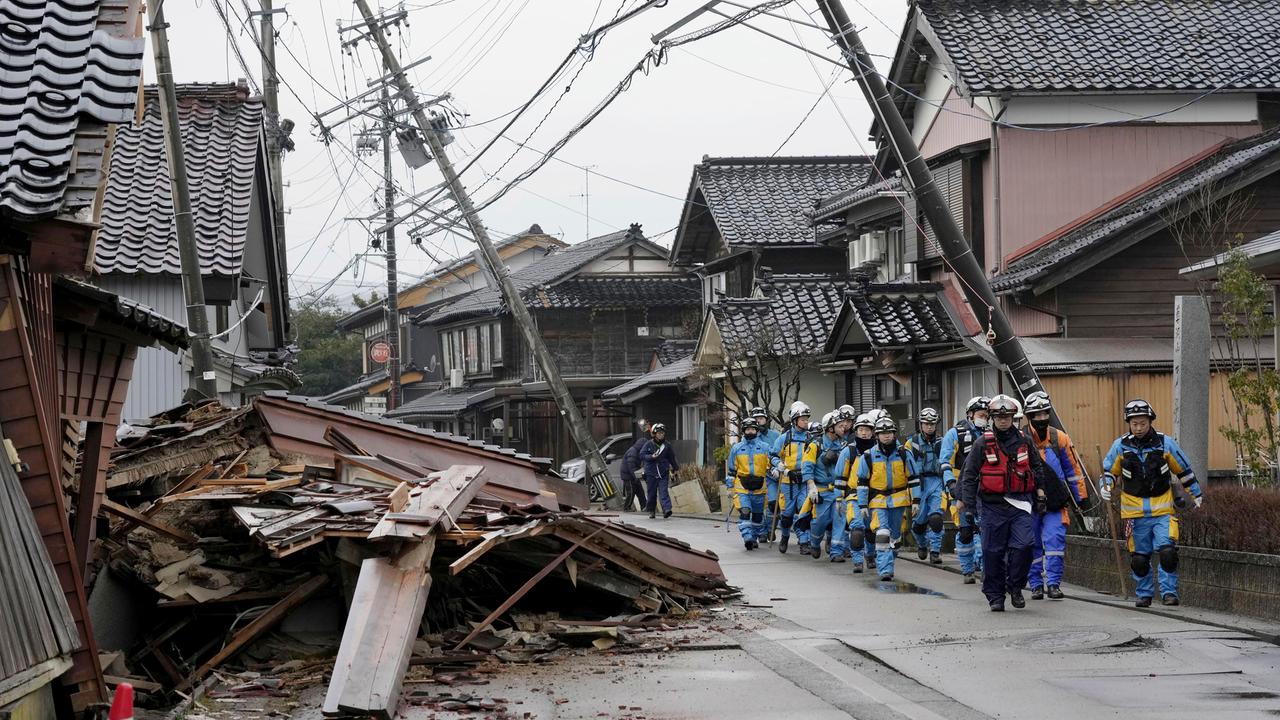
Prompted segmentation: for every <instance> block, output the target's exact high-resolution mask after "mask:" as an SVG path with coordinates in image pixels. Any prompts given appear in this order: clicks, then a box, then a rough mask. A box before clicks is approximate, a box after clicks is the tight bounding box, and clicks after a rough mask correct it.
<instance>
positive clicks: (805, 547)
mask: <svg viewBox="0 0 1280 720" xmlns="http://www.w3.org/2000/svg"><path fill="white" fill-rule="evenodd" d="M800 554H801V555H804V556H808V555H809V546H808V544H806V543H800Z"/></svg>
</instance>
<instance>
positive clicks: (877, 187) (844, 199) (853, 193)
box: [813, 173, 903, 220]
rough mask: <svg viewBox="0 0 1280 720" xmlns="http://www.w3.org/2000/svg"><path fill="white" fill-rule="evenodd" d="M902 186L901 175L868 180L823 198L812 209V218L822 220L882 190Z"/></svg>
mask: <svg viewBox="0 0 1280 720" xmlns="http://www.w3.org/2000/svg"><path fill="white" fill-rule="evenodd" d="M873 175H874V173H873ZM902 188H903V186H902V176H901V175H890V176H889V177H887V178H884V179H883V180H875V181H874V182H868V183H867V184H866V185H863V186H861V187H858V188H854V189H853V190H846V191H845V192H842V193H839V194H836V195H832V196H831V197H827V198H823V199H822V200H821V202H819V203H818V206H817V207H815V208H814V209H813V219H814V220H822V219H823V218H827V217H830V216H831V215H833V214H835V213H838V212H844V211H846V210H849V209H851V208H854V207H856V206H858V205H859V204H860V203H862V202H865V201H867V200H870V199H872V198H874V197H877V196H879V194H880V193H882V192H895V191H901V190H902Z"/></svg>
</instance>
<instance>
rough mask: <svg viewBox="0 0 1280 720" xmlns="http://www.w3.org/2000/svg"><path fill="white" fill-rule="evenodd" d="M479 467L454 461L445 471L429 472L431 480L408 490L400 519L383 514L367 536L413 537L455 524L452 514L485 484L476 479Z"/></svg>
mask: <svg viewBox="0 0 1280 720" xmlns="http://www.w3.org/2000/svg"><path fill="white" fill-rule="evenodd" d="M482 470H483V468H481V467H480V466H479V465H454V466H452V467H450V468H449V469H448V470H445V471H444V472H440V473H432V474H431V476H430V479H431V481H432V482H431V484H429V485H426V486H424V487H420V488H414V489H412V490H410V492H409V502H408V503H407V504H406V505H405V507H404V509H403V510H402V511H401V513H402V514H401V515H400V517H401V518H403V519H402V520H396V519H394V518H391V517H388V516H383V519H382V521H381V522H379V523H378V526H377V527H375V528H374V529H373V532H372V533H370V534H369V539H370V540H381V539H385V538H394V539H400V540H416V539H421V538H423V537H426V536H427V535H428V534H429V533H430V532H431V531H432V530H433V529H434V528H435V527H436V526H437V525H439V524H441V523H447V525H445V526H444V528H443V529H445V530H450V529H453V528H455V527H457V523H456V522H455V520H454V518H456V517H458V515H460V514H461V513H462V511H463V510H464V509H465V508H466V507H467V505H469V504H470V503H471V501H472V499H474V498H475V496H476V495H478V494H479V493H480V489H481V488H482V487H484V481H483V480H477V477H478V476H479V475H480V472H481V471H482ZM406 520H407V521H408V522H406Z"/></svg>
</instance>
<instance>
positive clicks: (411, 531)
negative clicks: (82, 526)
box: [99, 394, 732, 717]
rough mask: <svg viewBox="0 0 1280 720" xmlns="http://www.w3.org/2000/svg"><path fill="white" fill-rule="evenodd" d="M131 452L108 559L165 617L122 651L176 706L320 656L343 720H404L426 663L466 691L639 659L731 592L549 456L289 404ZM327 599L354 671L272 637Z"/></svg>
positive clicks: (139, 677) (182, 424) (129, 671)
mask: <svg viewBox="0 0 1280 720" xmlns="http://www.w3.org/2000/svg"><path fill="white" fill-rule="evenodd" d="M118 440H119V442H118V445H117V447H116V449H115V451H114V452H113V454H112V457H111V467H110V470H109V473H108V480H107V492H108V499H107V500H106V501H105V502H104V504H103V508H104V511H105V512H106V513H107V514H109V515H110V516H112V518H113V522H112V525H111V529H110V532H109V534H106V535H105V536H104V537H103V538H102V540H101V541H100V553H99V557H100V558H101V559H102V560H104V562H105V566H106V567H108V568H110V569H111V575H112V576H113V577H114V578H115V579H116V580H115V582H117V583H123V584H125V585H127V586H128V587H129V588H130V591H131V592H134V593H135V596H136V597H141V598H142V599H143V602H148V601H149V602H151V603H153V607H154V608H155V610H154V611H153V612H150V613H147V614H146V620H145V621H144V623H143V624H144V625H146V626H147V627H145V628H143V630H144V632H143V633H142V634H141V635H142V636H141V637H140V638H137V639H136V641H134V642H132V643H130V645H129V647H123V648H120V650H121V651H122V652H121V653H118V654H117V655H116V657H112V658H105V659H109V660H110V661H111V662H113V663H114V670H115V673H116V674H113V675H112V677H113V678H115V679H117V680H119V679H121V678H129V679H133V680H135V685H138V687H139V688H141V689H148V690H152V691H154V692H155V693H156V694H157V695H160V696H162V697H165V698H168V699H172V698H173V697H174V695H173V693H182V694H189V693H190V692H191V691H192V690H193V688H195V687H197V686H198V685H200V684H201V683H204V682H205V681H206V680H207V679H208V678H209V677H210V676H211V675H213V674H215V673H219V672H225V668H224V667H223V666H224V664H227V663H228V661H229V660H231V659H232V658H236V662H235V663H234V664H237V665H239V666H240V667H244V668H248V669H249V670H248V671H249V672H250V673H251V674H250V675H248V676H239V677H234V676H227V677H226V678H225V679H226V682H224V683H222V685H221V686H220V688H219V690H218V692H221V693H233V694H235V693H242V694H243V693H250V694H259V695H271V694H273V693H277V692H279V691H280V690H281V688H280V687H279V683H280V682H282V681H281V679H280V677H279V676H280V675H281V673H280V672H278V671H277V669H278V668H280V667H286V668H288V667H290V664H291V663H292V664H295V665H296V666H297V667H295V668H294V669H295V670H296V669H298V668H304V669H306V670H307V677H310V678H312V679H313V680H314V677H315V674H316V673H315V670H316V667H317V663H319V664H322V665H327V666H328V668H329V670H330V672H329V680H328V692H327V694H326V698H325V702H324V711H325V714H327V715H343V714H358V715H377V716H381V717H390V716H392V715H393V714H394V712H395V709H396V707H397V705H398V704H399V702H400V695H401V685H402V682H403V681H404V678H405V676H406V672H407V670H408V668H409V666H410V665H411V664H413V665H416V666H419V667H425V668H428V669H430V670H432V671H433V672H434V671H436V670H439V671H440V672H441V673H442V674H443V675H445V676H446V677H447V676H448V675H449V673H450V672H454V673H457V672H467V671H468V670H467V668H470V667H474V666H475V665H476V664H477V663H481V662H484V661H488V662H498V661H502V662H542V661H545V660H546V659H548V658H549V657H552V656H553V655H554V653H556V652H559V651H563V650H564V649H565V648H572V647H585V648H588V649H592V648H594V649H598V650H619V649H623V648H626V647H627V646H632V645H635V644H637V642H638V641H637V639H636V638H637V636H638V635H644V634H645V633H648V632H651V631H653V630H654V629H655V628H661V627H667V626H668V623H670V622H671V621H670V620H669V617H670V616H671V615H684V614H685V613H686V612H687V611H688V609H689V608H690V606H691V605H695V604H699V603H705V602H719V601H721V600H722V599H723V598H724V597H726V596H727V595H729V594H731V593H732V589H731V588H728V587H727V586H726V584H725V582H724V576H723V574H722V572H721V570H720V567H719V563H718V560H717V558H716V556H715V555H714V554H713V553H711V552H706V551H697V550H694V549H692V548H690V547H689V546H688V545H686V544H684V543H681V542H679V541H676V540H674V539H671V538H668V537H666V536H663V535H660V534H657V533H653V532H650V531H647V530H644V529H642V528H639V527H635V526H632V525H628V524H625V523H621V522H618V521H617V520H616V519H614V518H612V517H611V516H606V515H600V514H593V513H591V512H589V511H587V510H586V506H587V497H586V492H585V489H584V488H583V487H582V486H581V485H577V484H574V483H568V482H565V481H564V480H561V479H560V478H559V477H558V476H556V475H555V474H554V473H553V472H552V471H551V468H550V464H549V462H548V461H546V460H542V459H537V458H532V457H529V456H527V455H522V454H518V453H516V452H514V451H512V450H510V449H504V448H497V447H494V446H488V445H485V444H483V443H480V442H476V441H472V440H468V439H466V438H461V437H457V436H453V435H449V434H445V433H438V432H433V431H428V430H423V429H420V428H416V427H412V426H407V425H403V424H400V423H394V422H389V421H384V420H381V419H378V418H375V417H371V416H367V415H363V414H359V413H354V412H349V411H345V410H342V409H340V408H335V407H332V406H327V405H322V404H319V403H315V402H314V401H310V400H307V399H305V398H298V397H292V396H287V395H284V394H269V395H267V396H262V397H259V398H257V399H256V400H255V401H254V402H253V403H252V404H251V405H249V406H246V407H243V408H238V409H227V408H223V407H221V406H220V405H218V404H217V403H209V404H205V405H201V406H198V407H192V406H184V407H181V408H177V409H175V410H173V411H170V412H168V413H165V414H163V415H160V416H157V417H154V418H151V419H150V421H148V422H147V423H144V424H137V425H133V426H130V427H128V428H126V429H125V430H124V431H122V432H121V434H120V436H119V438H118ZM100 575H101V573H100ZM325 598H327V599H328V601H329V605H330V606H331V607H332V606H336V607H337V612H338V614H339V615H340V614H341V613H342V612H345V622H344V623H342V624H341V626H340V627H338V623H336V622H335V623H334V625H335V627H334V629H335V630H336V631H337V632H336V633H335V635H337V636H339V637H335V638H334V640H335V644H336V645H337V655H336V659H329V656H327V655H326V653H329V654H331V653H332V645H330V646H328V647H325V646H324V645H323V643H319V644H316V645H308V644H307V643H306V642H299V641H297V639H296V637H295V638H294V639H292V640H290V639H288V638H281V637H279V636H278V635H276V634H273V632H272V631H273V630H274V629H275V628H277V626H279V625H280V624H281V623H282V621H286V620H287V619H288V618H289V616H290V615H291V614H293V613H307V612H310V613H312V614H314V613H315V612H317V611H316V610H315V608H316V607H317V606H323V604H324V603H323V602H322V601H323V599H325ZM548 613H550V614H548ZM332 614H333V613H330V615H332ZM286 624H287V623H286ZM294 624H295V625H296V624H298V623H294ZM317 657H319V658H322V659H319V660H318V659H317ZM307 663H310V664H307ZM264 669H266V670H272V672H270V673H268V675H262V674H260V672H259V671H261V670H264ZM264 677H266V678H268V679H270V680H271V682H272V683H275V684H274V685H272V684H269V683H263V682H262V681H261V678H264ZM450 702H451V703H453V702H463V701H461V700H452V701H450ZM468 702H469V701H468ZM477 702H479V701H477ZM464 705H465V703H464ZM480 707H481V709H482V710H483V709H486V708H484V707H483V703H481V704H480Z"/></svg>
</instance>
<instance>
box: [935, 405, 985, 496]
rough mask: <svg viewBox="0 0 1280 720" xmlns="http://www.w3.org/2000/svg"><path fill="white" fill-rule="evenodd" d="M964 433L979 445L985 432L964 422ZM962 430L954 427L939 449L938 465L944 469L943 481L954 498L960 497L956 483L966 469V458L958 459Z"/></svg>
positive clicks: (966, 421)
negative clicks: (962, 470) (961, 471)
mask: <svg viewBox="0 0 1280 720" xmlns="http://www.w3.org/2000/svg"><path fill="white" fill-rule="evenodd" d="M963 429H964V431H965V432H966V433H968V434H969V436H970V438H971V443H972V444H977V442H978V438H980V437H982V433H984V432H986V431H985V430H983V429H981V428H979V427H978V426H977V425H974V424H973V423H972V422H970V421H968V420H965V421H964V428H963ZM961 445H962V443H961V442H960V428H956V427H953V428H951V429H950V430H948V431H947V434H946V435H943V436H942V446H941V447H940V448H939V449H938V464H939V466H940V467H941V468H942V481H943V483H945V484H946V487H947V492H949V493H951V494H952V495H954V496H959V493H958V492H956V488H955V482H956V480H957V479H958V478H959V476H960V470H961V469H963V468H964V461H965V458H964V457H958V456H959V454H960V447H961Z"/></svg>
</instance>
